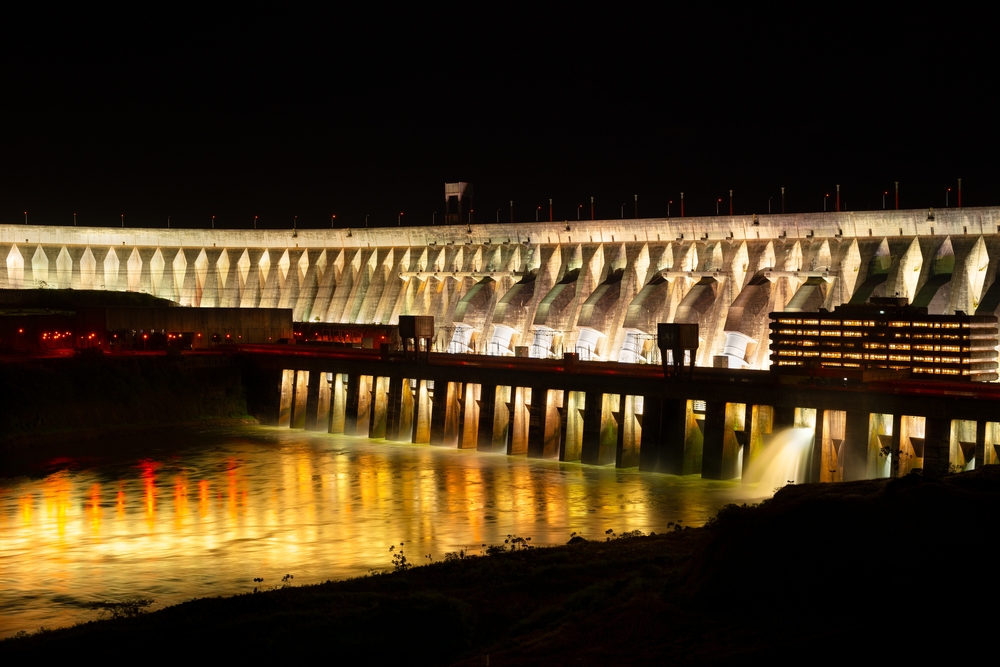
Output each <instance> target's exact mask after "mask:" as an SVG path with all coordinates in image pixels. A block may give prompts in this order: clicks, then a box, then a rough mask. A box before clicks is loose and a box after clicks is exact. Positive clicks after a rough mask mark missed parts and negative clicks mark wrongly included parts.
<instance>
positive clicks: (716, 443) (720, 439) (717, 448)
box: [701, 401, 727, 479]
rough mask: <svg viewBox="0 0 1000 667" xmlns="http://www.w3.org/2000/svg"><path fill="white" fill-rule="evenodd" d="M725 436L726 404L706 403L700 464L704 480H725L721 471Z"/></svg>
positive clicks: (718, 402)
mask: <svg viewBox="0 0 1000 667" xmlns="http://www.w3.org/2000/svg"><path fill="white" fill-rule="evenodd" d="M725 436H726V404H725V403H723V402H721V401H708V402H707V403H706V404H705V440H704V449H703V450H702V462H701V476H702V477H704V478H705V479H727V478H726V477H725V476H724V470H723V469H724V467H725V465H724V459H725V447H724V441H725Z"/></svg>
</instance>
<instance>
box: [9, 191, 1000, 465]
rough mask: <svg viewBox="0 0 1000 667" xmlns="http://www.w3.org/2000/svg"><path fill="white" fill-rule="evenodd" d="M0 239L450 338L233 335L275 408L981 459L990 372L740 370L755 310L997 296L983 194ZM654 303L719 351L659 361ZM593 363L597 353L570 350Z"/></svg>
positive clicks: (644, 448)
mask: <svg viewBox="0 0 1000 667" xmlns="http://www.w3.org/2000/svg"><path fill="white" fill-rule="evenodd" d="M0 260H2V261H0V288H6V289H25V288H32V289H36V288H57V289H96V290H117V291H133V292H145V293H148V294H152V295H155V296H158V297H163V298H167V299H170V300H173V301H176V302H178V303H180V304H181V305H185V306H194V307H207V308H210V307H241V308H264V307H266V308H288V309H291V310H292V312H293V318H294V319H295V320H297V321H301V322H321V323H322V322H326V323H343V324H394V323H396V322H397V321H398V318H399V317H400V316H401V315H433V316H434V318H435V323H436V332H435V337H434V350H435V351H437V352H438V353H442V354H440V355H435V356H436V357H437V358H439V359H440V358H444V357H451V356H454V358H455V359H456V361H457V360H458V359H459V358H461V359H464V360H466V361H463V362H461V363H460V364H458V365H450V366H449V367H451V368H453V369H456V370H452V371H446V370H445V365H442V364H439V363H432V364H423V365H420V364H415V363H410V362H404V363H398V362H393V360H391V359H383V358H380V357H378V356H377V355H375V356H373V357H372V358H370V359H365V358H360V357H357V358H354V359H347V358H342V357H338V355H327V356H326V357H325V358H318V357H316V358H307V357H303V356H301V355H299V354H289V355H284V354H283V355H274V354H269V353H267V352H264V351H261V350H256V351H254V350H247V354H249V355H251V356H254V357H255V358H257V359H259V360H261V361H259V365H260V367H261V368H262V369H264V370H266V371H267V372H269V373H277V375H276V376H274V382H273V383H272V384H273V386H274V390H275V395H274V396H273V400H272V402H273V404H274V407H275V415H274V421H276V422H278V423H281V424H285V425H289V426H293V427H296V426H298V427H306V428H315V429H320V430H331V431H337V430H340V431H345V432H349V433H352V434H356V435H366V434H367V435H372V436H374V437H379V436H383V435H384V436H385V437H389V438H391V439H399V440H407V441H413V442H433V443H434V444H443V445H451V446H460V447H470V448H477V449H484V450H489V451H506V452H507V453H509V454H527V455H529V456H539V457H544V458H556V457H558V458H560V459H561V460H583V461H585V462H588V463H595V464H611V463H615V464H617V465H619V466H623V467H629V466H635V465H639V466H640V468H644V469H649V470H661V471H664V472H671V473H675V474H697V473H701V474H703V475H705V476H709V477H713V478H722V479H725V478H732V477H738V476H740V474H741V473H742V472H743V471H744V469H745V468H746V466H747V465H748V464H749V462H750V461H751V460H752V459H753V458H755V457H756V456H757V455H759V453H760V452H761V451H762V450H763V448H764V447H765V445H766V442H767V441H768V438H767V436H768V435H769V433H770V432H772V431H773V429H774V428H775V427H777V426H779V425H780V426H799V427H802V428H811V429H812V430H813V433H814V437H815V447H813V450H812V454H811V458H810V460H809V462H808V463H807V464H805V469H806V472H805V473H804V476H803V477H801V478H800V481H801V480H805V479H812V480H830V481H833V480H838V479H857V478H862V477H879V476H886V475H889V474H903V473H904V472H905V471H906V470H908V469H910V468H913V467H927V468H928V469H933V470H934V471H947V470H948V469H956V468H963V467H968V466H971V465H976V464H983V463H995V462H996V461H997V457H996V451H995V449H996V445H997V444H998V443H1000V428H998V426H1000V424H998V423H997V420H998V419H1000V418H998V417H997V415H996V414H995V405H996V403H995V400H996V396H995V394H996V392H995V391H993V389H994V387H993V385H983V384H982V383H974V384H976V385H978V386H976V387H974V388H968V389H966V390H964V391H965V394H962V395H959V396H957V397H956V396H955V395H951V396H948V397H946V396H943V395H942V393H941V392H940V391H937V390H933V389H921V388H920V387H918V386H913V387H911V389H910V390H908V391H907V392H903V394H900V393H899V392H895V393H894V390H893V388H892V387H891V386H883V387H881V388H876V389H877V391H876V393H877V394H878V395H879V396H882V397H883V398H877V397H875V396H874V395H873V394H872V395H869V394H867V393H852V392H847V391H838V390H834V389H831V388H823V389H816V390H815V391H813V390H808V391H807V390H804V389H801V388H788V387H785V388H782V387H781V386H780V383H777V382H776V381H774V380H773V379H771V380H768V379H765V376H769V375H770V374H767V373H763V372H762V371H764V370H766V369H767V368H768V367H769V364H770V360H769V346H768V324H769V318H768V313H770V312H774V311H803V312H808V311H818V310H819V309H820V308H824V309H828V310H832V309H833V308H834V307H836V306H839V305H841V304H849V303H864V302H865V301H867V300H868V299H869V298H871V297H873V296H898V297H901V298H906V299H908V300H909V301H910V302H911V303H913V304H914V305H916V306H923V307H926V308H927V309H928V312H929V313H932V314H953V313H959V312H961V313H967V314H978V315H983V314H988V315H993V314H996V313H997V310H998V308H1000V281H998V280H997V269H998V262H1000V208H961V209H946V210H924V209H922V210H906V211H868V212H839V213H814V214H790V215H759V216H718V217H708V218H671V219H639V220H611V221H563V222H558V223H555V222H553V223H521V224H511V225H508V224H502V225H498V224H475V225H450V226H439V227H433V226H432V227H401V228H379V229H356V228H350V229H324V230H297V231H293V230H291V229H288V230H267V231H263V230H262V231H254V230H187V229H185V230H178V229H116V228H85V227H49V226H29V225H4V226H2V227H0ZM660 322H668V323H671V322H672V323H690V324H698V331H699V339H700V340H699V348H698V355H697V364H698V365H699V366H701V367H712V366H715V367H717V366H719V365H720V363H719V362H720V361H722V362H723V364H724V365H725V366H727V367H728V370H723V369H719V368H713V369H707V368H705V369H703V370H700V371H699V372H698V373H696V374H695V378H694V379H693V380H692V381H690V382H677V381H672V382H669V381H665V380H664V378H663V376H662V373H661V371H660V369H659V363H660V361H661V360H660V357H659V350H658V349H657V345H656V341H655V334H656V330H657V329H656V326H657V323H660ZM296 347H297V346H296ZM445 353H450V354H445ZM566 353H572V354H573V355H575V357H574V359H573V361H572V363H562V360H563V359H564V355H565V354H566ZM472 355H480V356H478V357H475V356H472ZM522 356H528V357H531V358H532V359H531V360H530V361H529V360H521V359H520V357H522ZM503 357H512V359H509V360H507V361H504V360H503V359H502V358H503ZM476 358H478V359H481V360H482V361H480V362H470V361H468V360H469V359H476ZM600 361H603V362H613V363H609V364H607V369H608V371H607V372H604V371H601V370H599V368H600V365H595V364H591V363H586V362H600ZM578 362H584V363H579V367H577V363H578ZM525 363H528V364H529V365H524V364H525ZM276 364H277V366H276ZM498 364H499V365H498ZM530 364H534V365H530ZM279 366H280V367H279ZM549 366H552V368H549ZM583 367H585V368H586V370H584V371H581V368H583ZM630 368H632V369H634V372H633V371H630V370H629V369H630ZM645 369H648V372H647V371H646V370H645ZM536 371H537V377H533V374H535V372H536ZM602 373H603V375H602ZM699 373H700V375H699ZM706 373H708V374H709V375H706ZM720 373H724V375H720ZM546 374H548V375H546ZM647 375H648V376H649V377H645V376H647ZM570 376H572V377H573V378H575V379H572V380H567V379H566V378H569V377H570ZM615 377H618V378H620V379H617V380H616V379H614V378H615ZM560 378H561V379H560ZM668 385H669V387H668ZM736 385H739V389H738V390H734V389H733V387H734V386H736ZM942 386H943V385H942ZM658 387H659V388H658ZM866 391H867V390H866ZM810 392H811V393H810ZM944 393H945V394H947V392H944ZM960 394H961V392H960ZM539 396H544V400H541V401H540V400H539V398H538V397H539ZM892 396H895V398H892ZM963 396H964V397H963ZM269 400H271V399H269ZM956 401H957V402H956ZM651 406H653V407H651ZM588 415H589V416H588ZM653 421H655V422H656V425H655V426H653V425H652V422H653ZM473 425H474V426H473Z"/></svg>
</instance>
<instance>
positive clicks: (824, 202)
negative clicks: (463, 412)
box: [823, 192, 830, 213]
mask: <svg viewBox="0 0 1000 667" xmlns="http://www.w3.org/2000/svg"><path fill="white" fill-rule="evenodd" d="M829 198H830V193H829V192H828V193H826V194H825V195H823V212H824V213H826V200H827V199H829Z"/></svg>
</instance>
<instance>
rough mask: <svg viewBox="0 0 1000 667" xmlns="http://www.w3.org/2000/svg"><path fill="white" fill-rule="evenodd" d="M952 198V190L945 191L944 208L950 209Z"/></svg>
mask: <svg viewBox="0 0 1000 667" xmlns="http://www.w3.org/2000/svg"><path fill="white" fill-rule="evenodd" d="M950 198H951V188H948V189H947V190H945V191H944V207H945V208H948V203H949V199H950Z"/></svg>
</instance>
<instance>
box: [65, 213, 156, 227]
mask: <svg viewBox="0 0 1000 667" xmlns="http://www.w3.org/2000/svg"><path fill="white" fill-rule="evenodd" d="M169 219H170V218H167V220H169ZM73 226H74V227H76V213H74V214H73Z"/></svg>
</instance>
